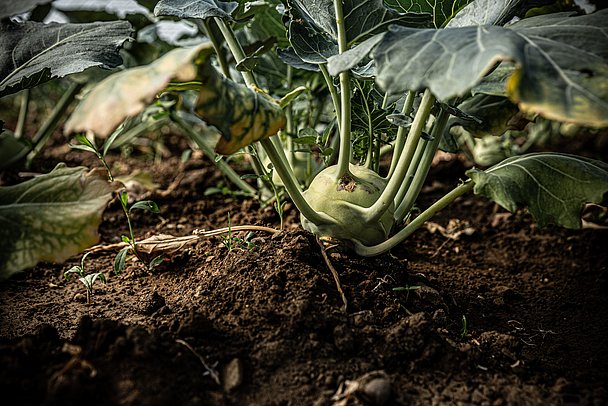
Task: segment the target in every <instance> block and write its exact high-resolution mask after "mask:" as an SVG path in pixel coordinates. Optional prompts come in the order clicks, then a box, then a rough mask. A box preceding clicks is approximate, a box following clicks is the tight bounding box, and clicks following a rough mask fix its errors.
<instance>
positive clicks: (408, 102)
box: [386, 90, 416, 179]
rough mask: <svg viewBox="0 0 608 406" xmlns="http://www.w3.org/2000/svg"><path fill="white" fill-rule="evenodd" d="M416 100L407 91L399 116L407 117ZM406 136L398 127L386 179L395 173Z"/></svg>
mask: <svg viewBox="0 0 608 406" xmlns="http://www.w3.org/2000/svg"><path fill="white" fill-rule="evenodd" d="M415 98H416V92H413V91H411V90H410V91H409V92H407V95H406V96H405V102H404V103H403V108H402V109H401V114H404V115H406V116H409V115H410V113H411V112H412V107H413V106H414V99H415ZM406 136H407V132H406V128H405V127H399V129H398V130H397V139H396V140H395V144H394V145H395V146H394V149H393V158H392V159H391V167H390V169H389V171H388V175H387V177H386V178H387V179H390V178H391V177H392V176H393V173H394V172H395V168H396V167H397V161H399V156H400V155H401V151H402V150H403V146H404V145H405V138H406Z"/></svg>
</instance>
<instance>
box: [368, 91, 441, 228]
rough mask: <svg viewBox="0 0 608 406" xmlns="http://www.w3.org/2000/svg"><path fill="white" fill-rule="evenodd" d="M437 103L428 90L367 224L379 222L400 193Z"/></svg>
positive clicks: (369, 213)
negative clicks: (423, 131) (419, 141)
mask: <svg viewBox="0 0 608 406" xmlns="http://www.w3.org/2000/svg"><path fill="white" fill-rule="evenodd" d="M434 103H435V97H434V96H433V95H432V94H431V92H430V91H429V90H426V91H425V93H424V96H423V97H422V101H421V102H420V108H419V109H418V111H417V112H416V117H414V122H413V123H412V126H411V127H410V131H409V134H408V136H407V139H406V141H405V146H404V150H403V152H402V153H401V154H400V156H399V161H398V162H397V166H396V168H395V172H394V173H393V174H392V177H391V178H390V179H389V181H388V183H387V185H386V188H384V190H383V191H382V194H381V195H380V197H379V198H378V200H376V202H375V203H374V204H373V205H371V206H370V207H369V208H367V209H365V220H366V221H367V222H373V221H376V220H378V219H379V218H380V217H381V216H382V215H383V214H384V213H385V212H386V210H388V208H389V207H390V205H391V204H392V203H393V200H394V199H395V196H397V193H398V192H399V188H400V186H401V184H402V183H403V180H404V178H405V175H406V173H407V170H408V168H409V166H410V163H411V162H412V158H413V156H414V153H415V151H416V147H417V146H418V140H419V139H420V136H421V134H422V130H423V129H424V127H425V125H426V121H427V119H428V118H429V115H430V114H431V108H432V107H433V104H434Z"/></svg>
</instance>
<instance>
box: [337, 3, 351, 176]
mask: <svg viewBox="0 0 608 406" xmlns="http://www.w3.org/2000/svg"><path fill="white" fill-rule="evenodd" d="M334 9H335V13H336V28H337V31H338V51H339V52H340V53H341V54H342V53H344V52H346V51H347V50H348V44H347V41H346V28H345V27H344V12H343V10H342V0H334ZM350 93H351V91H350V74H349V73H348V71H345V72H341V73H340V107H341V114H340V123H341V124H340V155H339V156H338V170H337V171H336V174H337V178H336V181H337V180H338V179H341V178H342V177H343V176H344V175H345V174H347V173H348V166H349V165H350V159H351V155H352V145H351V142H350V121H351V117H350V114H351V111H350Z"/></svg>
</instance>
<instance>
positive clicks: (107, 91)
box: [64, 43, 212, 138]
mask: <svg viewBox="0 0 608 406" xmlns="http://www.w3.org/2000/svg"><path fill="white" fill-rule="evenodd" d="M211 50H212V48H211V44H208V43H205V44H202V45H199V46H197V47H194V48H178V49H175V50H173V51H171V52H168V53H167V54H165V55H164V56H163V57H161V58H159V59H157V60H156V61H154V62H153V63H151V64H149V65H145V66H141V67H137V68H132V69H127V70H125V71H122V72H119V73H115V74H114V75H111V76H109V77H107V78H106V79H104V80H103V81H102V82H100V83H99V84H98V85H97V86H95V88H93V90H91V92H90V93H89V94H88V95H87V96H86V97H85V99H84V100H83V101H82V102H81V103H80V104H79V105H78V106H77V107H76V109H75V110H74V113H73V114H72V116H71V117H70V119H69V120H68V121H67V123H66V125H65V130H64V132H65V133H66V134H71V133H75V132H88V131H92V132H93V133H95V134H96V135H97V136H99V137H102V138H106V137H108V136H109V135H110V134H111V133H112V132H113V131H114V130H115V129H116V128H117V127H118V126H119V125H120V124H121V123H122V122H123V121H124V120H125V119H126V118H128V117H133V116H135V115H137V114H139V113H141V112H142V111H143V110H144V109H145V108H146V107H147V106H148V105H149V104H150V103H151V102H152V101H153V100H154V98H155V97H156V96H157V95H158V93H159V92H161V91H162V90H164V89H165V88H166V87H167V86H168V85H169V82H171V81H175V82H190V81H193V80H195V79H196V77H197V70H198V67H197V62H196V61H197V60H198V59H199V58H201V59H203V60H204V59H205V58H206V57H207V56H208V55H209V54H210V53H211Z"/></svg>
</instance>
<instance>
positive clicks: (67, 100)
mask: <svg viewBox="0 0 608 406" xmlns="http://www.w3.org/2000/svg"><path fill="white" fill-rule="evenodd" d="M83 87H84V85H83V84H80V83H71V84H70V86H69V87H68V89H67V90H66V91H65V93H64V94H63V96H61V99H59V102H57V104H56V105H55V107H54V108H53V111H51V115H50V116H48V117H47V119H46V120H45V121H44V123H43V124H42V127H40V129H38V132H36V135H34V138H32V143H33V144H34V148H33V149H32V151H31V152H30V153H29V154H28V155H27V162H26V165H27V166H29V164H30V162H32V160H33V159H34V158H35V157H36V155H38V153H39V152H40V151H41V150H42V148H43V147H44V145H45V144H46V142H47V141H48V140H49V138H50V137H51V135H53V132H54V131H55V129H56V128H57V124H59V121H60V120H61V119H62V118H63V115H64V114H65V112H66V111H67V109H68V107H70V104H72V102H73V101H74V99H75V98H76V95H77V94H78V92H80V89H82V88H83Z"/></svg>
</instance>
